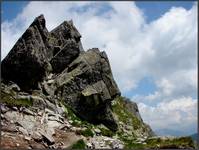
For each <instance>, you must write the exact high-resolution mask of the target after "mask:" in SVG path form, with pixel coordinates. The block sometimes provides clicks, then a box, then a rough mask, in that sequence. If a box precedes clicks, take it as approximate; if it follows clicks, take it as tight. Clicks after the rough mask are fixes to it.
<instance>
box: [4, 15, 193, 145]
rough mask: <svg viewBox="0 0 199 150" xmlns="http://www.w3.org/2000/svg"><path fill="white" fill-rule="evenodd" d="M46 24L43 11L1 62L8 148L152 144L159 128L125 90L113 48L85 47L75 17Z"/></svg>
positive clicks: (5, 136) (5, 135)
mask: <svg viewBox="0 0 199 150" xmlns="http://www.w3.org/2000/svg"><path fill="white" fill-rule="evenodd" d="M45 24H46V21H45V19H44V16H43V15H40V16H39V17H37V18H36V19H35V20H34V21H33V23H32V24H31V25H30V26H29V28H28V29H27V30H26V31H25V32H24V34H23V35H22V37H21V38H20V39H19V40H18V41H17V42H16V44H15V45H14V47H13V48H12V49H11V51H10V52H9V54H8V55H7V56H6V58H5V59H4V60H3V61H2V63H1V68H2V80H1V82H2V83H1V99H0V102H1V126H2V129H1V131H2V132H1V133H2V135H1V142H2V143H3V144H2V143H1V146H2V147H3V148H8V149H13V148H16V147H17V148H18V149H31V148H33V149H43V148H48V149H55V148H58V149H64V148H73V146H74V145H75V146H74V147H77V146H78V145H79V144H82V146H87V147H84V148H96V149H105V148H113V149H118V148H119V149H121V148H132V147H129V146H132V145H134V144H142V145H141V146H143V145H144V144H146V143H147V142H148V141H147V139H148V138H149V137H151V136H154V133H153V131H152V130H151V128H150V126H149V125H147V124H145V123H144V122H143V120H142V118H141V116H140V114H139V110H138V106H137V104H136V103H134V102H131V101H130V100H128V99H127V98H124V97H121V96H120V95H121V93H120V90H119V89H118V86H117V84H116V82H115V80H114V78H113V75H112V71H111V67H110V64H109V60H108V57H107V55H106V53H105V52H101V51H100V50H99V49H98V48H92V49H89V50H87V51H84V50H83V47H82V44H81V40H80V39H81V35H80V33H79V32H78V31H77V29H76V28H75V26H74V25H73V22H72V21H64V22H63V23H62V24H60V25H59V26H58V27H56V28H55V29H54V30H52V31H51V32H49V31H48V30H47V29H46V25H45ZM75 142H77V143H76V144H74V143H75ZM78 142H79V143H78ZM84 142H85V143H86V144H85V143H84ZM129 142H130V143H129ZM136 142H137V143H136ZM189 143H190V142H189ZM73 144H74V145H73ZM147 144H148V143H147ZM148 146H149V147H148V148H150V145H148ZM188 146H189V147H191V146H192V145H191V144H189V145H188ZM156 147H157V146H156ZM78 148H80V147H78ZM81 148H82V147H81Z"/></svg>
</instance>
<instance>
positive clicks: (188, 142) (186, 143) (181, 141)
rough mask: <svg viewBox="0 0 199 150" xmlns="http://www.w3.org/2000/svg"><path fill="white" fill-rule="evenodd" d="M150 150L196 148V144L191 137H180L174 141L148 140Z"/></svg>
mask: <svg viewBox="0 0 199 150" xmlns="http://www.w3.org/2000/svg"><path fill="white" fill-rule="evenodd" d="M146 143H147V147H148V148H157V146H158V148H194V142H193V140H192V139H191V138H190V137H179V138H174V139H160V138H156V139H147V140H146Z"/></svg>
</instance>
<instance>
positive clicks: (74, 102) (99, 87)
mask: <svg viewBox="0 0 199 150" xmlns="http://www.w3.org/2000/svg"><path fill="white" fill-rule="evenodd" d="M54 84H55V85H56V86H57V87H58V88H57V90H56V91H55V93H56V94H57V95H58V96H59V97H61V99H63V100H64V101H65V102H66V103H67V104H68V105H69V106H70V107H71V108H73V110H74V111H75V112H76V113H77V114H79V116H80V117H82V118H83V119H85V120H87V121H90V122H92V121H95V122H99V123H103V124H105V125H106V126H107V127H109V128H110V129H111V130H117V123H116V122H115V120H114V117H113V114H112V113H111V109H110V106H111V104H110V102H111V100H113V99H114V97H115V96H117V95H120V91H119V89H118V87H117V85H116V83H115V81H114V79H113V77H112V72H111V68H110V64H109V62H108V58H107V56H106V54H105V53H104V52H100V51H99V50H98V49H90V50H88V51H87V52H82V53H81V54H80V55H79V56H78V57H77V58H76V59H75V60H74V61H73V62H72V63H71V64H70V65H69V67H68V68H67V69H65V70H64V71H63V72H62V73H61V74H60V75H59V76H57V77H56V78H55V83H54Z"/></svg>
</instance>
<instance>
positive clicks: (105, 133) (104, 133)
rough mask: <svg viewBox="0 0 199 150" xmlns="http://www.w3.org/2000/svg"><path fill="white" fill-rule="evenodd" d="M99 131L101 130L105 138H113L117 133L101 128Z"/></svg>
mask: <svg viewBox="0 0 199 150" xmlns="http://www.w3.org/2000/svg"><path fill="white" fill-rule="evenodd" d="M99 129H100V130H101V134H102V135H103V136H108V137H112V136H114V135H115V133H114V132H113V131H111V130H110V129H108V128H99Z"/></svg>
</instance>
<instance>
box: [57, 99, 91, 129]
mask: <svg viewBox="0 0 199 150" xmlns="http://www.w3.org/2000/svg"><path fill="white" fill-rule="evenodd" d="M60 105H61V106H62V107H63V108H64V112H65V114H66V116H67V117H68V119H69V120H71V121H72V123H71V124H72V125H73V126H76V127H87V128H92V127H94V125H93V124H90V123H88V122H87V121H85V120H82V119H81V118H79V117H78V116H77V115H76V114H75V113H74V112H73V110H72V109H71V108H70V107H69V106H68V105H67V104H65V103H64V102H63V101H61V102H60Z"/></svg>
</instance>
